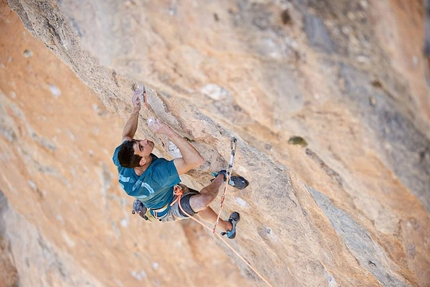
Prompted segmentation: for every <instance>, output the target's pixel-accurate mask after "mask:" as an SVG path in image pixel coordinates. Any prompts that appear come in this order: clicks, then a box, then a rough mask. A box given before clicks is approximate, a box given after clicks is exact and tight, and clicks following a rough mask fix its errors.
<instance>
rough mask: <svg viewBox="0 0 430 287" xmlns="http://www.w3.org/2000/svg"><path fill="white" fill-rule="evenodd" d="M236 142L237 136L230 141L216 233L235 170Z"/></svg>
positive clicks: (214, 229)
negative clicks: (228, 158)
mask: <svg viewBox="0 0 430 287" xmlns="http://www.w3.org/2000/svg"><path fill="white" fill-rule="evenodd" d="M236 143H237V139H236V138H232V139H231V142H230V149H231V153H230V162H229V163H228V167H227V170H226V179H225V185H224V190H223V193H222V195H221V203H220V207H219V212H218V216H217V218H216V221H215V224H214V227H213V229H212V232H213V233H216V227H217V225H218V222H219V218H220V216H221V211H222V208H223V206H224V200H225V195H226V194H227V188H228V183H229V182H230V178H231V172H232V170H233V162H234V156H235V155H236Z"/></svg>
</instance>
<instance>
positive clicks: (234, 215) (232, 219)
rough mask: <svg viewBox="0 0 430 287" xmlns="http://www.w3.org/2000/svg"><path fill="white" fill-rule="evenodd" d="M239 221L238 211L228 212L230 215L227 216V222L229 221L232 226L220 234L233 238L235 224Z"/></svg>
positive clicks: (234, 235)
mask: <svg viewBox="0 0 430 287" xmlns="http://www.w3.org/2000/svg"><path fill="white" fill-rule="evenodd" d="M239 221H240V215H239V213H238V212H236V211H235V212H233V213H232V214H230V217H229V218H228V222H230V223H231V225H232V226H233V227H232V228H231V229H230V230H229V231H227V232H221V235H222V236H224V235H227V237H228V238H230V239H233V238H235V237H236V225H237V223H238V222H239Z"/></svg>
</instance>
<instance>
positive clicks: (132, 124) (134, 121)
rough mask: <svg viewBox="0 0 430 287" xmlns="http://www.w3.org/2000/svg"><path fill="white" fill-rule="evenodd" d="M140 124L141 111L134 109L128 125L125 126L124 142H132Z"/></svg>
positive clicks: (123, 132)
mask: <svg viewBox="0 0 430 287" xmlns="http://www.w3.org/2000/svg"><path fill="white" fill-rule="evenodd" d="M138 123H139V110H138V109H136V108H135V109H133V112H132V113H131V115H130V117H129V118H128V120H127V123H126V124H125V126H124V130H123V131H122V140H123V141H125V140H129V141H130V140H132V139H133V137H134V135H135V133H136V131H137V126H138Z"/></svg>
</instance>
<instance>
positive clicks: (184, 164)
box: [149, 120, 204, 175]
mask: <svg viewBox="0 0 430 287" xmlns="http://www.w3.org/2000/svg"><path fill="white" fill-rule="evenodd" d="M149 127H150V128H151V130H153V131H154V132H156V133H159V134H165V135H166V136H167V137H168V138H169V139H170V140H171V141H172V142H173V143H174V144H175V145H176V146H177V147H178V149H179V150H180V151H181V154H182V157H181V158H176V159H174V160H173V162H174V164H175V167H176V170H177V171H178V174H180V175H181V174H185V173H187V172H188V171H190V170H191V169H193V168H196V167H198V166H199V165H201V164H202V163H203V162H204V159H203V157H202V156H201V155H200V153H199V152H198V151H197V150H196V149H195V148H194V147H193V146H192V145H191V144H190V143H189V142H188V141H186V140H185V139H184V138H182V137H181V136H180V135H178V134H177V133H176V132H175V131H174V130H172V129H171V128H170V127H169V126H167V125H166V124H164V123H161V122H159V121H158V120H153V122H152V123H150V124H149Z"/></svg>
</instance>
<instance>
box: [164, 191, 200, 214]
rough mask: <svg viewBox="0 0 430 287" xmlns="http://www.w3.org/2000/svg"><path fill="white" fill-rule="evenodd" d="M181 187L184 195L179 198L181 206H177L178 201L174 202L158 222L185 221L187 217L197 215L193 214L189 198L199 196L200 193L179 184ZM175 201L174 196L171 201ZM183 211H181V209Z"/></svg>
mask: <svg viewBox="0 0 430 287" xmlns="http://www.w3.org/2000/svg"><path fill="white" fill-rule="evenodd" d="M179 185H180V186H181V187H182V190H183V191H184V194H183V195H182V197H181V206H179V203H178V201H177V202H175V204H173V205H172V206H171V207H170V210H169V212H168V213H167V214H166V215H165V216H164V217H163V218H161V219H160V221H162V222H167V221H175V220H181V219H185V218H188V215H187V214H189V215H191V216H193V215H194V214H197V212H195V211H194V210H193V209H192V208H191V205H190V198H191V196H193V195H196V194H199V193H200V192H198V191H197V190H195V189H192V188H188V187H187V186H186V185H183V184H179ZM175 199H176V196H175V197H174V198H173V200H175ZM181 207H182V209H183V210H184V211H182V209H181Z"/></svg>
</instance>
